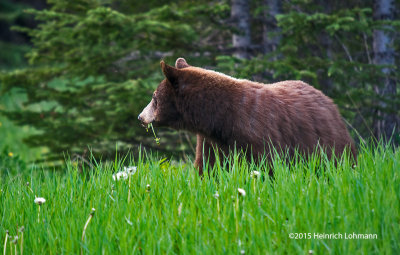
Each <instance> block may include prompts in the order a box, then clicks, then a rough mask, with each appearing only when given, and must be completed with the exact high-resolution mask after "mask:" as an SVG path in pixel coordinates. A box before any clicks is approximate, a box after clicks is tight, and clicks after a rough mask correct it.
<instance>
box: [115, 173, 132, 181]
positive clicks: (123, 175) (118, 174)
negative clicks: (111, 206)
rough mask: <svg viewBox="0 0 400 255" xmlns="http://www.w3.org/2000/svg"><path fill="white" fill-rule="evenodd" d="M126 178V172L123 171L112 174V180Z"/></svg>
mask: <svg viewBox="0 0 400 255" xmlns="http://www.w3.org/2000/svg"><path fill="white" fill-rule="evenodd" d="M121 179H122V180H126V179H128V174H127V173H126V172H125V171H122V172H118V173H116V174H113V180H114V181H119V180H121Z"/></svg>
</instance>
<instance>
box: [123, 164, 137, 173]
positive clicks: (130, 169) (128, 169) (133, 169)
mask: <svg viewBox="0 0 400 255" xmlns="http://www.w3.org/2000/svg"><path fill="white" fill-rule="evenodd" d="M136 170H137V167H136V166H128V167H124V172H126V173H128V174H135V173H136Z"/></svg>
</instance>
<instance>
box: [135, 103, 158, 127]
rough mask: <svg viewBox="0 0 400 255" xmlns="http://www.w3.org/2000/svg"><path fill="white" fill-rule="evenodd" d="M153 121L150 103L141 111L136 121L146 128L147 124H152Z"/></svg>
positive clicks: (152, 110)
mask: <svg viewBox="0 0 400 255" xmlns="http://www.w3.org/2000/svg"><path fill="white" fill-rule="evenodd" d="M154 119H155V109H154V102H153V100H151V102H150V103H149V104H148V105H147V106H146V107H145V108H144V109H143V111H142V112H141V113H140V114H139V116H138V120H139V121H140V122H141V124H142V126H143V127H147V125H148V124H150V123H152V122H153V121H154Z"/></svg>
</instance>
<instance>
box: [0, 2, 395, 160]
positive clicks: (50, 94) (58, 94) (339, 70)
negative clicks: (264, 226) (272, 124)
mask: <svg viewBox="0 0 400 255" xmlns="http://www.w3.org/2000/svg"><path fill="white" fill-rule="evenodd" d="M399 10H400V1H398V0H396V1H395V0H374V1H372V0H346V1H344V0H336V1H326V0H293V1H289V0H287V1H278V0H231V1H224V0H221V1H202V0H200V1H188V0H182V1H181V0H177V1H163V0H157V1H154V0H147V1H137V0H131V1H127V0H125V1H124V0H76V1H67V0H48V1H43V0H31V1H28V0H26V1H12V0H2V1H1V2H0V69H1V72H0V86H1V87H0V89H1V90H0V115H1V116H0V124H1V125H0V135H1V136H2V138H0V139H1V141H0V149H1V150H2V154H1V157H2V158H3V159H2V160H3V161H4V158H10V157H11V156H12V157H14V158H15V157H16V156H18V155H19V157H20V159H21V160H27V161H32V160H36V161H37V160H39V161H46V162H57V161H58V162H60V161H59V160H60V159H63V158H64V157H65V156H66V155H69V156H70V157H73V158H77V159H82V160H84V159H85V158H87V156H88V155H89V154H90V153H93V154H95V155H97V156H100V155H101V156H102V157H103V158H109V157H114V156H115V149H116V144H117V146H118V151H119V152H121V153H125V152H127V151H133V152H136V151H137V150H138V148H139V146H140V145H142V146H143V147H144V148H147V149H153V150H156V151H158V152H160V153H162V154H165V155H174V156H175V157H187V155H191V154H192V153H193V144H194V140H193V139H194V136H193V134H189V133H186V132H175V131H172V130H169V129H157V130H156V133H157V135H158V136H159V137H160V138H161V144H160V145H159V146H158V145H157V144H156V143H155V142H154V137H153V136H152V134H151V133H146V130H145V129H143V128H142V127H141V126H140V124H139V122H138V121H137V115H138V114H139V113H140V111H141V110H142V109H143V107H144V106H145V105H146V104H147V103H148V102H149V100H150V99H151V95H152V92H153V90H154V89H155V88H156V87H157V85H158V84H159V82H160V81H161V80H162V78H163V77H162V73H161V70H160V65H159V63H160V60H161V59H164V60H166V62H167V63H169V64H171V65H172V64H173V63H174V62H175V60H176V58H177V57H184V58H186V60H187V61H188V63H189V64H191V65H194V66H200V67H205V68H209V69H213V70H217V71H220V72H224V73H227V74H229V75H232V76H234V77H237V78H246V79H251V80H256V81H260V82H264V83H272V82H275V81H281V80H286V79H301V80H304V81H306V82H308V83H310V84H311V85H313V86H315V87H316V88H318V89H320V90H322V91H323V92H324V93H325V94H327V95H328V96H330V97H331V98H333V99H334V101H335V103H336V104H337V105H338V106H339V108H340V111H341V113H342V115H343V117H344V118H345V120H346V123H347V125H348V128H349V130H350V132H351V133H352V135H353V137H354V138H355V140H356V141H357V142H363V141H364V140H371V139H372V140H374V139H378V140H379V139H383V140H384V141H385V142H389V143H392V144H393V145H398V144H399V143H400V132H399V128H398V127H399V124H400V117H399V104H400V96H399V95H400V91H399V90H400V85H399V78H400V72H399V69H398V66H399V61H400V58H399V47H400V43H399V40H400V36H399V28H400V19H399ZM389 138H391V140H389ZM22 142H23V144H22ZM27 146H29V147H27ZM31 148H36V149H31ZM10 153H11V154H10Z"/></svg>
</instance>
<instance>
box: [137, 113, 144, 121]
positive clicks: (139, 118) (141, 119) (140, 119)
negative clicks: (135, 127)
mask: <svg viewBox="0 0 400 255" xmlns="http://www.w3.org/2000/svg"><path fill="white" fill-rule="evenodd" d="M137 119H138V120H139V121H140V122H143V118H142V117H140V114H139V116H138V117H137Z"/></svg>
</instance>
